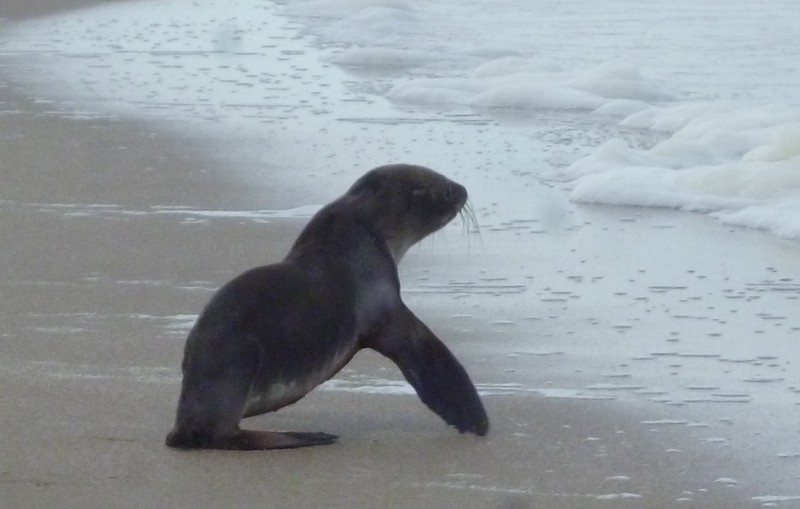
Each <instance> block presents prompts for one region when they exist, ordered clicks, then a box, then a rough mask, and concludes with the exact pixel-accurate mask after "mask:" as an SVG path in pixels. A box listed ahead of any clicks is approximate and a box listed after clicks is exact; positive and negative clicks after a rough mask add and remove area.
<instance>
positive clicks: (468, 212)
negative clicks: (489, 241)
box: [458, 201, 481, 236]
mask: <svg viewBox="0 0 800 509" xmlns="http://www.w3.org/2000/svg"><path fill="white" fill-rule="evenodd" d="M458 214H459V215H460V216H461V222H462V224H463V225H464V228H465V229H466V231H467V233H468V234H469V233H476V234H478V236H480V234H481V230H480V226H479V225H478V218H477V217H476V216H475V210H474V209H473V208H472V204H471V203H470V202H469V201H467V202H466V203H465V204H464V206H463V207H461V210H459V211H458Z"/></svg>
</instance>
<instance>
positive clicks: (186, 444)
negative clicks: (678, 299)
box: [167, 430, 338, 451]
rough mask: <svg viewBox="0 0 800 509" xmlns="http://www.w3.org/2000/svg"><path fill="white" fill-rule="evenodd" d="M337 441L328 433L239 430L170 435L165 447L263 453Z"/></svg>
mask: <svg viewBox="0 0 800 509" xmlns="http://www.w3.org/2000/svg"><path fill="white" fill-rule="evenodd" d="M337 438H338V437H337V436H336V435H329V434H327V433H306V432H295V431H284V432H276V431H253V430H239V431H237V432H236V433H234V434H233V435H230V436H219V437H214V438H210V437H202V436H197V434H192V433H181V432H180V431H177V430H175V431H173V432H172V433H170V434H169V436H168V437H167V445H168V446H170V447H176V448H179V449H227V450H236V451H257V450H266V449H296V448H298V447H310V446H313V445H326V444H332V443H334V442H335V441H336V439H337Z"/></svg>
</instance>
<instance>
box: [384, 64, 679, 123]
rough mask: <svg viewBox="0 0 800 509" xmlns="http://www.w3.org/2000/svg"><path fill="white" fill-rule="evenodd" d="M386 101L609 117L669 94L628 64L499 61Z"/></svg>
mask: <svg viewBox="0 0 800 509" xmlns="http://www.w3.org/2000/svg"><path fill="white" fill-rule="evenodd" d="M387 97H389V98H390V99H392V100H394V101H398V102H406V103H415V104H424V105H435V104H437V103H442V104H460V105H465V106H477V107H481V108H503V109H523V110H531V109H555V110H588V111H593V110H599V111H600V112H602V113H604V114H610V113H612V112H614V111H624V112H626V113H627V112H629V111H631V109H633V110H634V111H636V110H638V109H641V108H642V103H644V102H645V101H651V102H653V101H663V100H666V99H669V98H670V97H671V96H670V95H669V94H668V93H667V92H665V91H664V90H663V89H662V88H661V87H660V86H659V85H657V84H656V83H655V82H654V81H653V80H651V79H648V78H646V77H644V76H643V75H642V73H641V72H640V71H639V70H638V69H637V68H635V67H634V66H632V65H622V64H608V63H606V64H602V65H599V66H595V67H592V68H589V69H575V70H564V69H562V68H561V67H560V66H558V65H556V64H554V63H552V62H549V61H546V60H545V61H542V60H539V59H526V58H521V57H501V58H498V59H493V60H490V61H488V62H484V63H482V64H480V65H478V66H477V67H476V68H475V69H474V70H473V71H472V72H471V75H470V76H467V77H459V78H453V77H442V78H417V79H412V80H408V81H406V82H403V83H399V84H397V85H395V86H394V87H392V88H391V89H390V90H389V92H388V93H387ZM619 101H625V102H624V103H620V102H619ZM623 104H624V107H623V106H622V105H623ZM644 104H647V103H644ZM633 105H636V106H635V107H633ZM632 107H633V108H632Z"/></svg>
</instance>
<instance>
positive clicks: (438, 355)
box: [366, 309, 489, 436]
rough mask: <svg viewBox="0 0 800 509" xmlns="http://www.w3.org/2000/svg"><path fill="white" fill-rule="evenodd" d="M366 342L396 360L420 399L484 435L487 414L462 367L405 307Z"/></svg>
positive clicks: (469, 430)
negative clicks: (402, 311) (403, 311)
mask: <svg viewBox="0 0 800 509" xmlns="http://www.w3.org/2000/svg"><path fill="white" fill-rule="evenodd" d="M405 311H406V313H403V314H402V316H400V314H399V313H398V316H397V317H395V318H394V319H393V320H392V323H391V324H389V325H388V326H386V327H385V328H382V329H381V330H380V331H379V332H378V333H377V334H376V335H375V336H374V337H371V338H369V340H368V342H367V345H366V346H368V347H370V348H373V349H374V350H377V351H378V352H380V353H381V354H383V355H385V356H386V357H388V358H390V359H391V360H392V361H394V362H395V364H397V366H398V367H399V368H400V370H401V371H402V372H403V375H404V376H405V377H406V380H408V382H409V383H410V384H411V385H412V386H413V387H414V389H415V390H416V391H417V394H418V395H419V397H420V399H421V400H422V402H423V403H425V404H426V405H427V406H428V408H430V409H431V410H433V411H434V412H436V414H438V415H439V416H440V417H441V418H442V419H444V420H445V422H447V423H448V424H450V425H452V426H455V427H456V429H458V431H460V432H461V433H474V434H476V435H481V436H483V435H485V434H486V433H487V432H488V431H489V418H488V417H487V416H486V411H485V410H484V408H483V403H481V400H480V397H478V392H477V391H476V390H475V386H474V385H473V384H472V380H470V378H469V375H468V374H467V372H466V370H465V369H464V367H463V366H462V365H461V364H460V363H459V362H458V360H457V359H456V358H455V357H454V356H453V354H452V353H451V352H450V350H448V349H447V347H446V346H445V345H444V343H442V342H441V341H440V340H439V338H437V337H436V335H434V334H433V332H431V330H430V329H428V327H427V326H426V325H425V324H424V323H422V322H421V321H420V320H419V319H418V318H417V317H416V316H414V314H413V313H412V312H411V311H409V310H407V309H406V310H405Z"/></svg>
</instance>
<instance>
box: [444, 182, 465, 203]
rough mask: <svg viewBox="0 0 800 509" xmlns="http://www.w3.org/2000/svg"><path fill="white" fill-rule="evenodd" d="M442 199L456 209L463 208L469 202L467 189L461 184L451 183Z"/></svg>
mask: <svg viewBox="0 0 800 509" xmlns="http://www.w3.org/2000/svg"><path fill="white" fill-rule="evenodd" d="M442 199H444V201H446V202H447V203H449V204H451V205H453V206H455V207H458V208H461V206H462V205H464V203H466V201H467V188H465V187H464V186H462V185H461V184H456V183H455V182H450V183H449V184H447V185H446V186H445V188H444V190H443V192H442Z"/></svg>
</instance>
